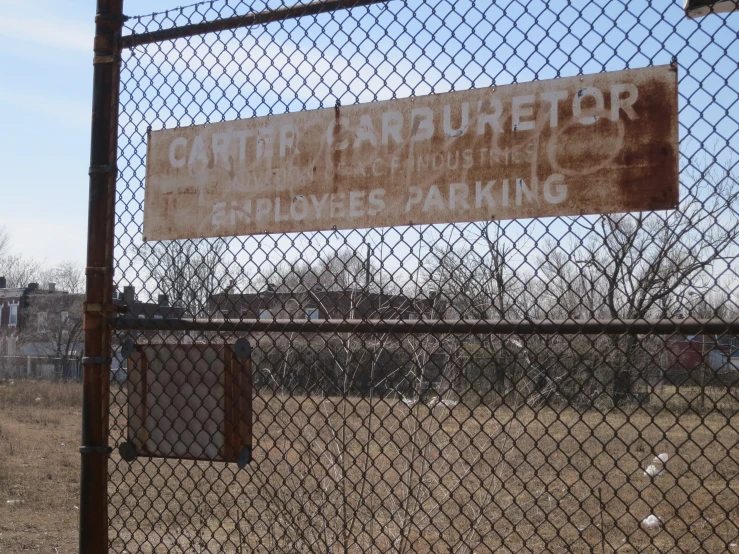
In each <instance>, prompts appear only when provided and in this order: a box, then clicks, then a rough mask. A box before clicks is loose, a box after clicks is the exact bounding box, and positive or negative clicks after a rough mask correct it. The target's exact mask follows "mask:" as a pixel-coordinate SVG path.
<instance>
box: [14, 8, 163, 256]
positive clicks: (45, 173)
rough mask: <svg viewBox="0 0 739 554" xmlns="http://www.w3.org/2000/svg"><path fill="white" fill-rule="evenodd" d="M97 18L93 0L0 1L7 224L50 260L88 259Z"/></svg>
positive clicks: (22, 249) (19, 243)
mask: <svg viewBox="0 0 739 554" xmlns="http://www.w3.org/2000/svg"><path fill="white" fill-rule="evenodd" d="M174 5H176V2H173V1H172V0H169V1H166V2H164V1H152V0H127V1H126V2H125V11H126V12H127V13H131V14H140V13H149V12H151V11H156V10H159V9H160V8H161V9H164V8H166V7H172V6H174ZM94 18H95V1H94V0H64V1H63V2H59V1H58V0H0V122H1V123H0V129H1V131H0V167H2V168H3V171H2V174H1V175H0V190H2V196H0V226H5V227H6V229H7V230H8V232H9V233H10V235H11V240H12V250H13V252H14V253H17V254H24V255H28V256H33V257H35V258H38V259H41V260H45V261H46V262H47V263H48V264H49V265H54V264H57V263H59V262H61V261H67V260H71V261H76V262H78V263H80V264H82V263H84V260H85V251H86V240H87V194H88V180H87V168H88V166H89V156H90V102H91V97H92V42H93V35H94V31H95V26H94Z"/></svg>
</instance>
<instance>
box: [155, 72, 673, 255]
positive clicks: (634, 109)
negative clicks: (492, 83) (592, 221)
mask: <svg viewBox="0 0 739 554" xmlns="http://www.w3.org/2000/svg"><path fill="white" fill-rule="evenodd" d="M677 108H678V105H677V74H676V70H675V69H674V68H672V67H670V66H660V67H649V68H644V69H634V70H626V71H616V72H611V73H599V74H597V75H584V76H580V77H569V78H563V79H554V80H550V81H537V82H533V83H523V84H513V85H506V86H501V87H492V88H484V89H476V90H467V91H463V92H450V93H445V94H435V95H431V96H424V97H419V98H405V99H402V100H389V101H386V102H375V103H371V104H359V105H354V106H349V107H336V108H330V109H322V110H315V111H306V112H298V113H287V114H281V115H276V116H271V117H259V118H254V119H245V120H239V121H228V122H223V123H211V124H207V125H199V126H194V127H186V128H181V129H166V130H161V131H154V132H152V133H151V134H150V137H149V145H148V146H149V149H148V160H147V173H146V201H145V210H144V237H145V240H164V239H178V238H195V237H217V236H231V235H250V234H258V233H273V232H292V231H315V230H328V229H334V228H336V229H354V228H363V227H385V226H394V225H409V224H419V223H451V222H458V221H477V220H486V219H493V218H495V219H515V218H529V217H547V216H561V215H577V214H593V213H612V212H627V211H641V210H658V209H668V208H674V207H676V206H677V202H678V121H677Z"/></svg>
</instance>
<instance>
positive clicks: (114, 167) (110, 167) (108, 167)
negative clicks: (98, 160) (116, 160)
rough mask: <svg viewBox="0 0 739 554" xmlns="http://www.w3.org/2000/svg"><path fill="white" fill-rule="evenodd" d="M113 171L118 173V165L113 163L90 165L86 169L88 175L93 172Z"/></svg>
mask: <svg viewBox="0 0 739 554" xmlns="http://www.w3.org/2000/svg"><path fill="white" fill-rule="evenodd" d="M111 172H115V173H118V166H117V165H115V164H112V165H91V166H90V168H89V169H88V170H87V174H88V175H92V174H94V173H111Z"/></svg>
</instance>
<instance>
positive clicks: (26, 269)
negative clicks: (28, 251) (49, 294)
mask: <svg viewBox="0 0 739 554" xmlns="http://www.w3.org/2000/svg"><path fill="white" fill-rule="evenodd" d="M44 275H45V272H44V265H43V263H42V262H41V261H39V260H37V259H36V258H30V257H25V256H21V255H19V254H11V255H7V256H3V257H0V276H4V277H5V279H6V281H7V285H6V286H7V287H8V288H21V287H25V286H27V285H28V283H32V282H39V281H41V280H42V278H43V277H44Z"/></svg>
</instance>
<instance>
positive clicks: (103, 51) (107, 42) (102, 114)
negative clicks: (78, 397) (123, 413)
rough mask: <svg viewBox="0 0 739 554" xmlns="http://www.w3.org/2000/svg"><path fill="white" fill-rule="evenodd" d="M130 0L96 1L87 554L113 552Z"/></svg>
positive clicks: (85, 404) (85, 424) (86, 379)
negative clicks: (124, 77) (123, 94)
mask: <svg viewBox="0 0 739 554" xmlns="http://www.w3.org/2000/svg"><path fill="white" fill-rule="evenodd" d="M122 26H123V0H97V13H96V16H95V43H94V58H93V88H92V129H91V146H90V172H89V175H90V185H89V190H90V192H89V194H90V200H89V212H88V225H87V268H86V271H85V274H86V292H87V296H86V302H85V316H84V335H85V350H84V352H85V354H84V356H85V357H84V359H83V369H82V374H83V375H82V446H81V448H80V454H81V457H82V460H81V475H80V539H79V545H80V554H101V553H103V552H107V551H108V494H107V488H108V483H107V480H108V475H107V473H108V471H107V470H108V452H109V449H108V403H109V401H110V398H109V395H110V393H109V388H110V387H109V385H110V355H111V350H110V328H109V327H108V325H107V314H108V311H109V308H110V306H111V305H112V288H113V228H114V224H113V222H114V215H115V180H116V176H117V171H116V158H117V136H118V85H119V69H120V68H119V63H120V46H119V39H120V34H121V28H122Z"/></svg>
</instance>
